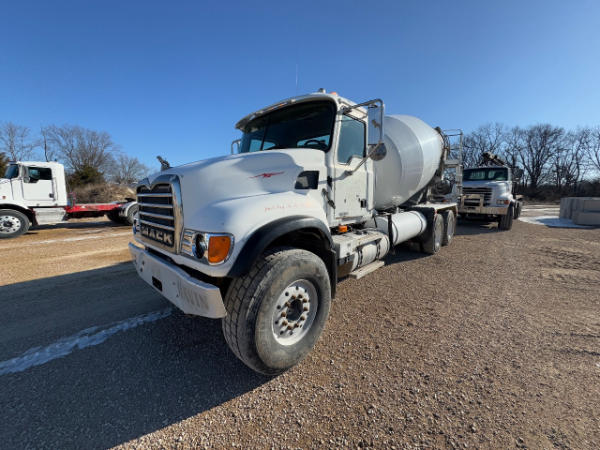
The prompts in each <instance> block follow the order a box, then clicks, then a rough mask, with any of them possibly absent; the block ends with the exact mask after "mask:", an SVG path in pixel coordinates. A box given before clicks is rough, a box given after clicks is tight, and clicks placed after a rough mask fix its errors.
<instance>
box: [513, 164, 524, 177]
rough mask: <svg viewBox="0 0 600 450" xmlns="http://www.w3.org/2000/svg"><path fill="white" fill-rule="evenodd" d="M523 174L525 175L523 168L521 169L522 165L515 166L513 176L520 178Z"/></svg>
mask: <svg viewBox="0 0 600 450" xmlns="http://www.w3.org/2000/svg"><path fill="white" fill-rule="evenodd" d="M522 176H523V169H521V168H520V167H515V168H514V170H513V178H514V179H515V180H520V179H521V177H522Z"/></svg>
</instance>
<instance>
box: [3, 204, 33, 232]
mask: <svg viewBox="0 0 600 450" xmlns="http://www.w3.org/2000/svg"><path fill="white" fill-rule="evenodd" d="M27 230H29V218H28V217H27V216H26V215H25V214H23V213H22V212H20V211H15V210H13V209H0V239H11V238H16V237H19V236H21V235H22V234H25V233H27Z"/></svg>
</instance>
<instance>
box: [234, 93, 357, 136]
mask: <svg viewBox="0 0 600 450" xmlns="http://www.w3.org/2000/svg"><path fill="white" fill-rule="evenodd" d="M315 100H328V101H331V102H333V103H335V104H336V109H337V107H338V106H337V105H344V106H352V105H355V104H356V103H355V102H353V101H351V100H348V99H347V98H344V97H341V96H339V95H337V93H335V92H331V93H326V92H313V93H311V94H305V95H299V96H296V97H290V98H287V99H285V100H281V101H280V102H277V103H273V104H272V105H269V106H267V107H265V108H262V109H259V110H258V111H254V112H253V113H250V114H248V115H247V116H245V117H243V118H242V119H240V120H239V121H238V122H237V123H236V124H235V127H236V128H237V129H239V130H242V131H243V128H244V127H245V126H246V125H247V124H248V122H250V121H251V120H254V119H256V118H258V117H261V116H263V115H265V114H267V113H270V112H273V111H275V110H277V109H281V108H284V107H286V106H290V105H294V104H297V103H302V102H309V101H315ZM361 109H362V108H361Z"/></svg>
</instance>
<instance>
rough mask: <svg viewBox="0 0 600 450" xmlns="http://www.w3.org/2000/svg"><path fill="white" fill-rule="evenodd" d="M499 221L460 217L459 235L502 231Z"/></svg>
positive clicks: (457, 228) (457, 233)
mask: <svg viewBox="0 0 600 450" xmlns="http://www.w3.org/2000/svg"><path fill="white" fill-rule="evenodd" d="M500 232H501V231H500V230H498V224H497V222H486V221H477V220H466V219H460V220H459V221H458V224H457V227H456V233H455V234H456V235H457V236H467V235H473V234H489V233H500Z"/></svg>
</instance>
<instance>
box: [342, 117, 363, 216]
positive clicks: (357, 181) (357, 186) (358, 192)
mask: <svg viewBox="0 0 600 450" xmlns="http://www.w3.org/2000/svg"><path fill="white" fill-rule="evenodd" d="M365 154H366V124H365V122H364V121H362V120H360V119H357V118H354V117H351V116H349V115H342V116H341V120H340V123H339V133H338V145H337V149H336V154H335V156H334V164H333V165H334V174H335V176H334V183H335V187H334V203H335V210H334V217H335V220H336V222H338V223H341V224H343V223H350V222H354V221H356V220H357V219H360V218H362V217H366V216H368V201H367V198H368V197H367V194H368V180H369V173H368V168H369V167H371V164H368V162H367V163H365V164H362V165H360V167H359V164H360V162H361V161H362V159H363V158H364V156H365ZM349 172H353V173H352V174H350V173H349Z"/></svg>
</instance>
